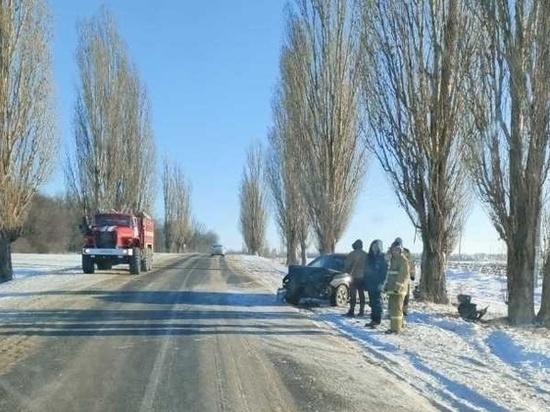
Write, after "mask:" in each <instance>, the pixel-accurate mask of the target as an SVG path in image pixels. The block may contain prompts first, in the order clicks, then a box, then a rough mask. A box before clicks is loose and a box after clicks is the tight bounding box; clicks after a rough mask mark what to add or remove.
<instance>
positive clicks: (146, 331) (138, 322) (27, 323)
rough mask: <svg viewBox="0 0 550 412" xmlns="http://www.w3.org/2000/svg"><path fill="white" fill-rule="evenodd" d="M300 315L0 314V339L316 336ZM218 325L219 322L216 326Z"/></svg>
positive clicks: (218, 312) (189, 312)
mask: <svg viewBox="0 0 550 412" xmlns="http://www.w3.org/2000/svg"><path fill="white" fill-rule="evenodd" d="M300 319H304V316H303V315H301V314H300V313H298V312H288V311H245V310H161V309H158V310H157V309H152V310H131V309H130V310H128V309H126V310H108V309H107V310H94V309H81V310H80V309H71V310H23V311H0V336H11V335H22V336H51V337H55V336H57V337H63V336H74V337H78V336H83V337H84V336H182V335H230V334H238V335H319V334H324V333H326V332H324V331H323V330H322V329H320V328H318V327H317V326H315V325H313V324H309V323H306V322H295V323H291V322H292V320H300ZM220 321H222V322H220Z"/></svg>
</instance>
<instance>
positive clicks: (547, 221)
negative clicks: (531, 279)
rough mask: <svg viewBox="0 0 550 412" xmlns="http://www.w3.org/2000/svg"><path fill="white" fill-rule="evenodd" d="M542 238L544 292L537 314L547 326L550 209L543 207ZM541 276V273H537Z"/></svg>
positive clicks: (549, 313)
mask: <svg viewBox="0 0 550 412" xmlns="http://www.w3.org/2000/svg"><path fill="white" fill-rule="evenodd" d="M541 240H542V248H541V249H542V250H541V256H542V265H541V266H542V267H541V268H540V269H541V270H540V272H541V274H542V294H541V305H540V310H539V312H538V314H537V320H538V321H539V322H541V323H543V324H545V325H546V326H550V209H548V207H546V208H544V209H543V213H542V224H541ZM535 276H539V273H535Z"/></svg>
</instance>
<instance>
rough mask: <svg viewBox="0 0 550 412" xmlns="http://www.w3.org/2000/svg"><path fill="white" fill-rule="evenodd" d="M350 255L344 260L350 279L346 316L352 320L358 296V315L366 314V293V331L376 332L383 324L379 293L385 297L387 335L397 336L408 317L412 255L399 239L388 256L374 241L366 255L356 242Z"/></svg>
mask: <svg viewBox="0 0 550 412" xmlns="http://www.w3.org/2000/svg"><path fill="white" fill-rule="evenodd" d="M352 248H353V251H352V252H351V253H350V254H348V256H347V258H346V264H345V270H346V272H347V273H349V274H350V276H351V283H350V287H349V294H350V307H349V310H348V312H347V313H346V314H345V315H346V316H348V317H354V316H355V306H356V304H357V294H358V295H359V312H358V314H357V316H364V313H365V291H367V293H368V297H369V306H370V307H371V316H370V322H368V323H367V324H365V326H367V327H371V328H375V327H376V326H378V325H380V323H381V321H382V313H383V308H382V293H386V294H387V295H388V312H389V315H390V328H389V329H388V330H387V331H386V333H399V331H400V330H401V329H402V328H403V316H404V315H406V314H407V310H408V304H409V294H410V282H409V279H411V280H414V279H415V269H414V262H413V260H412V256H411V253H410V251H409V250H408V249H405V248H404V247H403V241H402V239H401V238H399V237H398V238H396V239H395V241H394V242H393V243H392V244H391V246H390V248H389V250H388V252H387V254H385V253H384V251H383V245H382V241H381V240H379V239H377V240H374V241H373V242H372V243H371V244H370V247H369V251H368V253H367V252H365V251H364V250H363V242H362V241H361V240H360V239H358V240H356V241H355V242H353V244H352Z"/></svg>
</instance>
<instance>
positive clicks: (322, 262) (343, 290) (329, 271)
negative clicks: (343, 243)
mask: <svg viewBox="0 0 550 412" xmlns="http://www.w3.org/2000/svg"><path fill="white" fill-rule="evenodd" d="M346 256H347V255H346V254H344V253H334V254H329V255H322V256H319V257H317V258H315V259H314V260H312V261H311V262H310V263H309V264H308V265H307V266H301V265H290V266H289V267H288V274H287V275H286V276H285V277H284V278H283V288H282V292H283V295H284V299H285V300H286V301H287V302H288V303H291V304H293V305H298V304H299V303H300V300H301V299H302V298H314V299H326V300H329V302H330V304H331V305H332V306H346V304H347V302H348V296H349V293H348V290H349V284H350V281H351V277H350V275H349V274H347V273H345V271H344V263H345V260H346Z"/></svg>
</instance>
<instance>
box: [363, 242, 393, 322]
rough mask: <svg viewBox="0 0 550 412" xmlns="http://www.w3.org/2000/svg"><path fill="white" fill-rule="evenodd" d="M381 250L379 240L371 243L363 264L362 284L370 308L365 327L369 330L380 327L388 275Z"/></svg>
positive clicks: (386, 264)
mask: <svg viewBox="0 0 550 412" xmlns="http://www.w3.org/2000/svg"><path fill="white" fill-rule="evenodd" d="M382 250H384V249H383V246H382V241H381V240H379V239H377V240H375V241H373V242H372V243H371V245H370V247H369V252H368V255H367V261H366V264H365V277H364V284H365V289H366V290H367V292H368V294H369V301H370V306H371V314H370V319H371V321H370V322H369V323H367V324H365V326H367V327H371V328H374V327H376V326H378V325H380V322H381V321H382V291H383V289H384V282H385V281H386V276H387V274H388V263H387V262H386V257H385V256H384V252H382Z"/></svg>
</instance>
